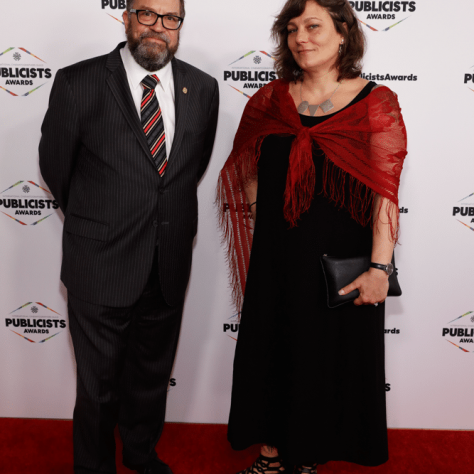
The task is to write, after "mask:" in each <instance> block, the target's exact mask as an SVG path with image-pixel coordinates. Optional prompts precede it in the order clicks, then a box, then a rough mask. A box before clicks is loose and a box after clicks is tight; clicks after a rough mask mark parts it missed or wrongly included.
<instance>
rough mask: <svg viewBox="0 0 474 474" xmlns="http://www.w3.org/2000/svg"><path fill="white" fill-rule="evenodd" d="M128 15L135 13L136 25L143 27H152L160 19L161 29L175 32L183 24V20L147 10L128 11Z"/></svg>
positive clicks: (132, 9)
mask: <svg viewBox="0 0 474 474" xmlns="http://www.w3.org/2000/svg"><path fill="white" fill-rule="evenodd" d="M130 13H136V15H137V20H138V23H140V24H142V25H145V26H153V25H154V24H155V23H156V22H157V21H158V18H161V24H162V25H163V28H166V29H167V30H177V29H179V27H180V26H181V25H182V24H183V21H184V18H181V17H179V16H175V15H159V14H158V13H155V12H151V11H149V10H135V9H134V8H131V9H130Z"/></svg>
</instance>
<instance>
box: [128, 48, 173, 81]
mask: <svg viewBox="0 0 474 474" xmlns="http://www.w3.org/2000/svg"><path fill="white" fill-rule="evenodd" d="M120 55H121V56H122V61H123V65H124V67H125V71H126V73H127V78H128V83H129V84H130V88H131V89H132V90H135V89H137V88H138V87H142V86H141V84H140V83H141V81H142V80H143V78H144V77H145V76H146V75H151V74H156V75H157V76H158V79H159V80H160V84H161V87H163V89H164V90H169V85H170V82H171V81H172V80H173V70H172V67H171V61H170V62H169V63H168V64H167V65H166V66H165V67H163V68H161V69H160V70H159V71H154V72H150V71H147V70H146V69H145V68H143V67H141V66H140V64H138V63H137V62H136V61H135V59H134V58H133V56H132V53H131V52H130V49H129V48H128V45H127V44H125V46H124V47H123V48H122V49H121V50H120Z"/></svg>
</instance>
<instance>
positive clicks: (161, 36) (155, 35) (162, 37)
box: [140, 31, 170, 44]
mask: <svg viewBox="0 0 474 474" xmlns="http://www.w3.org/2000/svg"><path fill="white" fill-rule="evenodd" d="M145 38H154V39H160V40H162V41H164V42H165V43H166V44H170V39H169V37H168V36H167V35H166V34H165V33H155V32H153V31H147V32H144V33H142V34H141V35H140V40H143V39H145Z"/></svg>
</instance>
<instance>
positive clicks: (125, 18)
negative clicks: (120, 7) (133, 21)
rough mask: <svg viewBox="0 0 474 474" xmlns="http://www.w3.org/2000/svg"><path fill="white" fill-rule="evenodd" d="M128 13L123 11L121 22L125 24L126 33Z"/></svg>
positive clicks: (128, 21) (128, 19)
mask: <svg viewBox="0 0 474 474" xmlns="http://www.w3.org/2000/svg"><path fill="white" fill-rule="evenodd" d="M128 15H129V12H128V11H124V12H123V13H122V19H123V22H124V23H125V31H127V29H128V24H129V23H130V18H129V16H128Z"/></svg>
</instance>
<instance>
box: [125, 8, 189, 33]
mask: <svg viewBox="0 0 474 474" xmlns="http://www.w3.org/2000/svg"><path fill="white" fill-rule="evenodd" d="M129 12H130V13H135V14H136V15H137V21H138V23H140V25H144V26H154V25H156V22H157V21H158V19H159V18H161V25H162V26H163V28H165V29H166V30H171V31H176V30H179V29H180V28H181V25H182V24H183V21H184V18H181V17H180V16H177V15H160V14H159V13H156V12H152V11H151V10H135V8H130V10H129ZM140 12H148V13H153V15H156V20H155V22H154V23H151V24H148V25H147V24H145V23H142V22H141V21H140V18H139V17H138V14H139V13H140ZM165 16H172V17H173V18H177V19H178V20H179V25H178V28H167V27H166V26H165V24H164V23H163V17H165Z"/></svg>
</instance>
